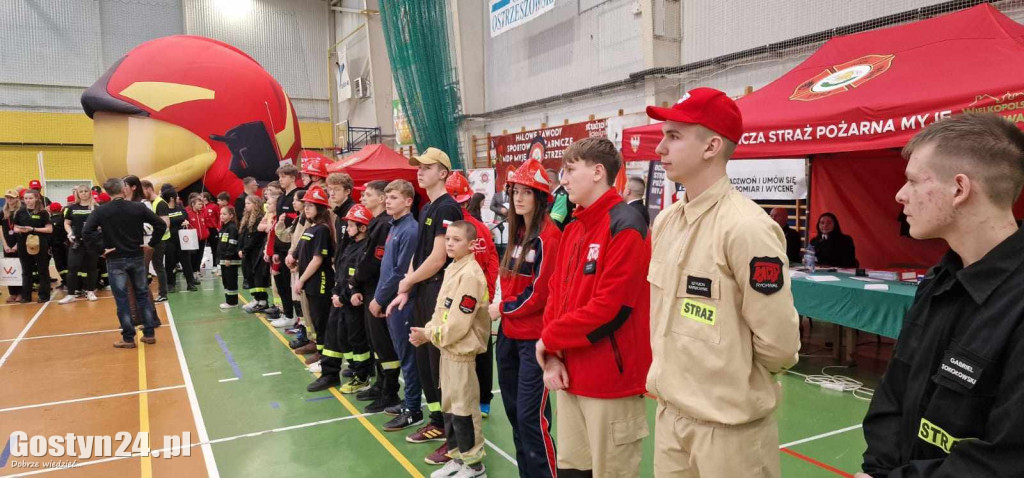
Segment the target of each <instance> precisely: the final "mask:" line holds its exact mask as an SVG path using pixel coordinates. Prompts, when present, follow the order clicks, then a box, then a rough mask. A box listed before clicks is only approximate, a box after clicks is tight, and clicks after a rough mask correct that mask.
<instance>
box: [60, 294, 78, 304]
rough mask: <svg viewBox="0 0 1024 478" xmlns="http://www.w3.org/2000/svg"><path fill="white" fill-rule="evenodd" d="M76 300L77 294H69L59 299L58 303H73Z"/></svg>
mask: <svg viewBox="0 0 1024 478" xmlns="http://www.w3.org/2000/svg"><path fill="white" fill-rule="evenodd" d="M74 301H75V296H74V295H69V296H67V297H65V298H63V299H61V300H59V301H57V303H58V304H60V305H67V304H70V303H72V302H74Z"/></svg>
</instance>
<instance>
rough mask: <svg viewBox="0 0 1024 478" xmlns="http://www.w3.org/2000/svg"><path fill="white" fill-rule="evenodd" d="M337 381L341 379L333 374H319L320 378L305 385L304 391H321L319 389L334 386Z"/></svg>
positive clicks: (339, 381) (322, 389)
mask: <svg viewBox="0 0 1024 478" xmlns="http://www.w3.org/2000/svg"><path fill="white" fill-rule="evenodd" d="M339 383H341V380H340V379H338V377H337V376H334V375H331V376H328V375H321V376H320V378H318V379H316V380H314V381H313V383H311V384H309V385H308V386H307V387H306V391H307V392H321V391H324V390H327V389H328V388H331V387H335V386H337V385H338V384H339Z"/></svg>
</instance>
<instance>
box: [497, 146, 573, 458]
mask: <svg viewBox="0 0 1024 478" xmlns="http://www.w3.org/2000/svg"><path fill="white" fill-rule="evenodd" d="M506 187H507V188H508V191H509V192H508V197H509V202H511V203H512V204H511V206H512V207H511V208H510V210H509V215H508V225H509V235H508V238H509V241H508V247H507V248H506V249H505V255H504V257H502V260H501V293H502V298H501V301H500V302H495V303H493V304H492V305H491V308H490V309H491V310H490V312H491V317H492V318H494V319H497V318H498V317H499V316H500V317H501V327H499V328H498V345H497V358H498V386H499V387H500V388H501V399H502V401H503V403H504V404H505V413H506V414H507V415H508V420H509V422H510V423H511V424H512V430H513V433H512V439H513V441H514V442H515V446H516V461H517V462H518V463H519V476H527V477H553V476H555V475H556V471H555V468H556V464H555V446H554V442H553V441H552V439H551V404H550V403H549V401H548V390H547V388H545V387H544V371H543V370H542V369H541V368H540V365H539V364H538V363H537V360H536V359H535V358H534V351H535V350H536V346H537V340H538V339H540V334H541V330H542V329H543V327H544V304H546V303H547V302H548V299H549V295H548V282H550V280H551V274H552V272H554V269H555V257H556V251H558V245H559V243H560V242H561V239H562V231H561V230H559V229H558V226H557V225H555V223H554V222H553V221H552V220H551V218H550V217H548V214H547V207H546V206H547V201H548V196H550V194H551V180H550V176H548V174H547V172H546V171H544V167H543V166H542V165H541V163H540V162H539V161H537V160H534V159H531V160H529V161H527V162H526V163H525V164H523V165H522V166H520V167H519V169H517V170H516V171H515V172H514V173H513V174H512V175H511V177H509V180H508V183H507V186H506Z"/></svg>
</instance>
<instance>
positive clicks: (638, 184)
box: [622, 176, 651, 226]
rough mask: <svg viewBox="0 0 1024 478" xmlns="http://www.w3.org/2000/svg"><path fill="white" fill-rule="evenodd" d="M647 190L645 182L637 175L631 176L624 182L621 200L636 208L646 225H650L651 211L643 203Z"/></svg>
mask: <svg viewBox="0 0 1024 478" xmlns="http://www.w3.org/2000/svg"><path fill="white" fill-rule="evenodd" d="M646 191H647V184H646V183H644V180H643V179H640V178H638V177H635V176H634V177H631V178H629V181H627V182H626V189H625V190H624V191H622V200H623V201H625V202H626V204H628V205H629V207H631V208H633V209H636V211H637V212H639V213H640V215H641V216H643V218H644V222H646V223H647V225H648V226H650V225H651V212H650V211H648V210H647V205H646V204H644V192H646Z"/></svg>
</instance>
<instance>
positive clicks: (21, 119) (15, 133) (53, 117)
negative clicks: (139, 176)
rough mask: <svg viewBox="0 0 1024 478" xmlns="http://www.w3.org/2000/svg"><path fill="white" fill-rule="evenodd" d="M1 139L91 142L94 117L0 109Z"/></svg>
mask: <svg viewBox="0 0 1024 478" xmlns="http://www.w3.org/2000/svg"><path fill="white" fill-rule="evenodd" d="M328 139H330V136H328ZM0 143H8V144H9V143H32V144H92V119H91V118H89V117H88V116H86V115H85V113H77V114H76V113H33V112H24V111H0Z"/></svg>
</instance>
